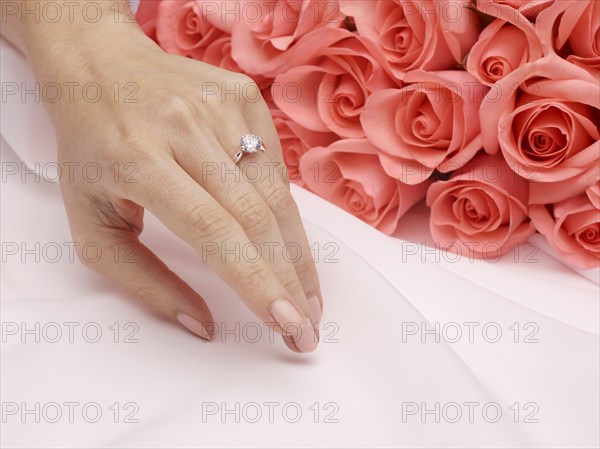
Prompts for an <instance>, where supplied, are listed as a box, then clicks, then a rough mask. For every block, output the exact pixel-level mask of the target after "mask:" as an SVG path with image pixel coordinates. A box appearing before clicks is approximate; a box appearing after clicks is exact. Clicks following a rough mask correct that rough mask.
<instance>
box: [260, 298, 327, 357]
mask: <svg viewBox="0 0 600 449" xmlns="http://www.w3.org/2000/svg"><path fill="white" fill-rule="evenodd" d="M271 314H272V315H273V318H275V321H277V324H279V327H281V329H282V330H283V332H284V334H285V336H286V338H287V339H290V338H291V340H293V343H294V345H295V346H296V348H298V350H299V351H300V352H311V351H314V350H315V349H317V341H318V340H317V338H316V335H315V332H314V330H313V326H312V324H311V322H310V320H309V319H308V318H304V317H303V316H302V315H301V314H300V312H298V310H297V309H296V307H294V305H293V304H292V303H291V302H289V301H288V300H286V299H278V300H277V301H275V302H274V303H273V305H272V306H271Z"/></svg>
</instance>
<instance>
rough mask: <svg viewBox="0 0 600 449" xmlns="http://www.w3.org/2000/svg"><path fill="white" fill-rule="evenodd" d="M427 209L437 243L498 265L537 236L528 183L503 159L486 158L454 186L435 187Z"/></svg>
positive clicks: (452, 181) (443, 183) (462, 174)
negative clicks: (508, 253)
mask: <svg viewBox="0 0 600 449" xmlns="http://www.w3.org/2000/svg"><path fill="white" fill-rule="evenodd" d="M515 178H516V179H515ZM427 205H428V206H429V207H431V219H430V229H431V234H432V236H433V238H434V240H435V241H436V243H438V244H439V245H440V246H441V247H442V248H447V249H448V250H451V251H454V252H457V253H459V254H464V255H468V256H469V257H478V258H486V259H494V260H495V259H496V258H497V257H499V256H500V255H502V254H504V253H505V252H506V251H508V250H510V248H512V247H513V246H514V245H517V244H519V243H521V242H524V241H525V240H527V239H528V238H529V237H530V236H531V235H532V234H533V232H534V228H533V226H532V224H531V222H530V220H529V217H528V216H527V181H525V180H524V179H520V178H518V177H515V175H514V173H512V172H511V171H510V168H509V167H508V166H507V165H506V163H505V162H504V161H503V160H502V158H501V157H499V156H490V155H487V154H483V155H480V156H478V157H476V158H475V159H473V160H472V161H471V163H469V164H468V165H467V166H465V167H463V168H462V169H460V170H459V171H458V172H457V173H456V174H455V175H454V176H453V177H452V178H451V179H450V180H449V181H438V182H435V183H434V184H432V185H431V187H430V188H429V191H428V192H427Z"/></svg>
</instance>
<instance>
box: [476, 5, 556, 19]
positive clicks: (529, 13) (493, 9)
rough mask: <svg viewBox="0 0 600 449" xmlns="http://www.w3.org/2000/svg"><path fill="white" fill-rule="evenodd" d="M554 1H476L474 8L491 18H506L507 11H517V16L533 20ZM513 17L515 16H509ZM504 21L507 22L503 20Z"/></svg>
mask: <svg viewBox="0 0 600 449" xmlns="http://www.w3.org/2000/svg"><path fill="white" fill-rule="evenodd" d="M554 1H555V0H476V8H477V9H478V10H480V11H481V12H483V13H485V14H487V15H490V16H493V17H501V16H505V17H506V16H507V12H508V11H509V10H513V11H517V12H518V13H519V14H518V15H519V16H523V17H524V18H526V19H528V20H532V21H533V20H535V18H536V17H537V16H538V14H539V13H540V12H541V11H543V10H544V9H546V8H548V7H549V6H550V5H552V4H553V3H554ZM510 15H512V16H513V17H515V14H512V13H511V14H510ZM505 20H507V19H506V18H505ZM513 23H514V22H513Z"/></svg>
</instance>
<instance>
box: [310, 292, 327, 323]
mask: <svg viewBox="0 0 600 449" xmlns="http://www.w3.org/2000/svg"><path fill="white" fill-rule="evenodd" d="M308 305H309V307H310V311H311V313H312V315H313V318H314V319H315V321H316V322H317V323H318V322H320V321H321V315H322V313H323V312H322V311H321V301H319V297H318V296H312V297H310V298H308Z"/></svg>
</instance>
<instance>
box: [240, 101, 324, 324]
mask: <svg viewBox="0 0 600 449" xmlns="http://www.w3.org/2000/svg"><path fill="white" fill-rule="evenodd" d="M246 122H247V123H248V126H249V128H250V129H251V130H252V132H253V133H255V134H257V135H259V136H261V137H262V138H263V141H264V142H265V145H266V147H267V154H259V155H258V157H256V158H253V162H256V161H257V160H260V159H262V158H266V159H268V160H269V161H270V162H272V163H275V164H276V165H277V167H281V169H282V170H281V176H280V177H278V178H275V179H273V180H272V181H273V182H269V181H270V180H269V179H260V180H259V181H258V182H256V183H255V187H256V189H257V190H258V192H259V194H260V195H261V196H262V197H263V198H264V200H265V202H266V203H267V205H268V206H269V207H270V209H271V210H272V211H273V213H274V215H275V218H276V219H277V222H278V223H279V229H280V231H281V234H282V235H283V238H284V240H285V241H286V242H288V243H293V244H296V245H298V254H299V257H297V258H296V259H295V261H294V266H295V269H296V273H297V275H298V278H299V279H300V282H301V283H302V287H303V289H304V293H305V295H306V297H307V298H308V303H309V305H310V307H311V311H312V313H313V316H314V317H315V320H316V321H317V322H319V321H320V320H321V315H322V310H323V302H322V295H321V286H320V283H319V276H318V274H317V268H316V266H315V263H314V260H313V258H312V252H311V250H310V246H309V243H308V238H307V236H306V232H305V230H304V226H303V225H302V219H301V217H300V212H299V210H298V206H297V205H296V202H295V201H294V199H293V197H292V196H291V193H290V192H289V186H288V183H287V173H286V172H285V163H284V160H283V154H282V149H281V144H280V141H279V137H278V135H277V130H276V129H275V125H274V124H273V119H272V118H271V113H270V112H269V109H268V107H267V106H266V104H265V103H264V102H260V103H257V104H256V105H254V107H252V108H251V109H249V110H248V112H247V113H246ZM244 162H246V163H247V162H248V161H243V160H242V163H244ZM242 163H240V165H241V164H242ZM242 169H243V167H242Z"/></svg>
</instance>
